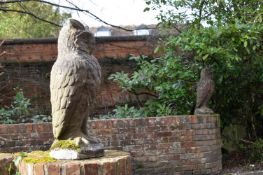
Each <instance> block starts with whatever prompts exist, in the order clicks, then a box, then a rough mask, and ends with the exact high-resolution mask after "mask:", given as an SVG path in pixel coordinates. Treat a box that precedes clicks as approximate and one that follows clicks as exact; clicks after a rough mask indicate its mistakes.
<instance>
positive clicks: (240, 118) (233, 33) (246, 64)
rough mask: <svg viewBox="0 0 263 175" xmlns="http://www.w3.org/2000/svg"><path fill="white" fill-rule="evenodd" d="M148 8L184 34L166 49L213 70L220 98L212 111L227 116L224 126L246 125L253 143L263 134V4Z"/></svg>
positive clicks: (188, 1)
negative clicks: (179, 51) (175, 51)
mask: <svg viewBox="0 0 263 175" xmlns="http://www.w3.org/2000/svg"><path fill="white" fill-rule="evenodd" d="M146 3H147V5H148V7H147V9H146V10H150V9H152V10H156V9H158V10H159V12H160V13H159V15H158V19H159V20H160V21H161V24H160V25H161V26H163V27H165V28H176V29H177V31H178V33H179V34H178V36H169V37H167V39H166V45H165V46H166V47H169V48H170V49H174V50H176V49H178V48H180V50H181V51H182V53H183V54H185V55H187V54H189V55H191V56H192V58H193V59H192V61H191V64H201V65H202V66H205V65H206V66H210V67H211V68H212V69H213V73H214V79H215V81H216V93H215V94H214V96H213V99H212V106H213V108H214V109H215V111H216V112H218V113H220V114H221V118H222V126H223V127H227V126H228V125H230V124H231V123H232V124H237V125H243V126H244V127H245V129H246V131H247V137H248V138H249V139H256V138H257V137H258V134H263V133H262V132H260V131H261V128H262V124H261V123H262V121H263V115H262V113H261V111H262V105H261V104H262V95H263V91H262V90H261V89H262V88H261V87H262V80H263V79H262V77H263V61H262V57H263V53H262V51H263V49H262V43H263V37H262V36H263V25H262V18H263V2H262V1H256V0H251V1H245V0H219V1H218V0H211V1H205V0H197V1H192V0H161V1H159V0H146ZM190 9H191V10H190ZM180 27H181V28H180ZM165 68H166V67H164V68H163V69H165ZM261 136H262V135H261Z"/></svg>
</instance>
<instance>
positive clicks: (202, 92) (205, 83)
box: [195, 67, 215, 114]
mask: <svg viewBox="0 0 263 175" xmlns="http://www.w3.org/2000/svg"><path fill="white" fill-rule="evenodd" d="M214 89H215V84H214V81H213V75H212V72H211V70H210V69H209V68H208V67H206V68H204V69H202V71H201V76H200V81H199V82H198V84H197V97H196V110H195V113H199V114H201V113H213V111H212V110H211V109H210V108H208V102H209V100H210V98H211V97H212V95H213V92H214Z"/></svg>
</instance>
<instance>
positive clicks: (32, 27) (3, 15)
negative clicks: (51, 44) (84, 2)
mask: <svg viewBox="0 0 263 175" xmlns="http://www.w3.org/2000/svg"><path fill="white" fill-rule="evenodd" d="M5 6H8V8H9V9H12V10H18V11H27V12H30V13H33V14H35V15H36V16H38V17H40V18H43V19H46V20H48V21H52V22H53V23H57V24H59V25H61V24H62V23H63V22H64V21H65V20H66V19H67V18H69V17H70V14H68V13H60V12H59V9H54V8H53V7H52V6H51V5H48V4H43V3H39V2H27V3H11V4H6V5H5ZM59 30H60V28H59V27H58V26H55V25H51V24H49V23H46V22H44V21H41V20H38V19H36V18H34V17H32V16H31V15H28V14H21V13H14V12H4V11H1V12H0V38H43V37H56V36H57V35H58V32H59Z"/></svg>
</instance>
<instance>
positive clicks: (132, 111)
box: [99, 104, 145, 119]
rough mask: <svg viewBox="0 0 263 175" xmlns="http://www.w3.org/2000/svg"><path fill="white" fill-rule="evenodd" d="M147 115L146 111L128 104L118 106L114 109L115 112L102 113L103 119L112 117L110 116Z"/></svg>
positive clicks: (137, 116) (130, 116)
mask: <svg viewBox="0 0 263 175" xmlns="http://www.w3.org/2000/svg"><path fill="white" fill-rule="evenodd" d="M141 117H145V113H144V111H143V110H141V109H136V108H135V107H129V106H128V105H127V104H125V105H124V106H117V107H116V109H114V110H113V114H110V113H108V114H106V115H101V116H100V117H99V118H101V119H110V118H141Z"/></svg>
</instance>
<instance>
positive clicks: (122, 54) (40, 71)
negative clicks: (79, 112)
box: [0, 36, 154, 114]
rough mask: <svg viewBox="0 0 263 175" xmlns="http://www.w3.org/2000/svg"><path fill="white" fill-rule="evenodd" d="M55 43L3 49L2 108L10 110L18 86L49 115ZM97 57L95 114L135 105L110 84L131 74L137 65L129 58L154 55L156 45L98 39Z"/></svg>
mask: <svg viewBox="0 0 263 175" xmlns="http://www.w3.org/2000/svg"><path fill="white" fill-rule="evenodd" d="M56 42H57V40H56V39H30V40H7V41H5V42H4V45H3V46H2V47H0V53H2V52H5V54H4V55H2V56H0V64H2V65H3V66H4V71H5V74H4V75H3V76H1V77H0V107H3V106H5V105H6V106H8V105H9V104H10V102H11V101H12V98H13V95H14V90H13V89H14V88H15V87H17V86H19V87H20V88H22V89H23V91H24V92H25V94H26V96H27V97H28V98H30V99H31V101H32V103H33V107H34V109H35V111H37V113H41V114H50V102H49V95H50V92H49V75H50V70H51V67H52V65H53V63H54V61H55V59H56V57H57V44H56ZM96 42H97V44H96V49H95V51H94V55H95V56H96V57H97V58H98V60H99V62H100V64H101V66H102V74H103V79H102V82H103V83H102V87H101V93H100V94H99V95H98V103H97V104H98V105H97V109H96V111H95V112H96V113H107V112H108V111H109V110H110V109H111V107H112V106H114V105H115V104H118V103H119V104H122V103H125V102H128V101H134V100H135V97H134V96H132V95H130V94H128V93H125V92H121V90H120V89H119V87H118V86H117V85H116V84H115V83H113V82H111V81H109V80H108V77H109V75H110V74H112V73H114V72H118V71H125V72H131V71H132V70H133V69H134V67H135V65H134V63H133V62H131V61H129V60H128V57H129V55H135V56H138V55H141V54H142V55H149V56H152V55H153V48H154V42H153V40H152V39H150V38H147V37H143V36H141V37H140V36H130V37H105V38H96Z"/></svg>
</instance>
